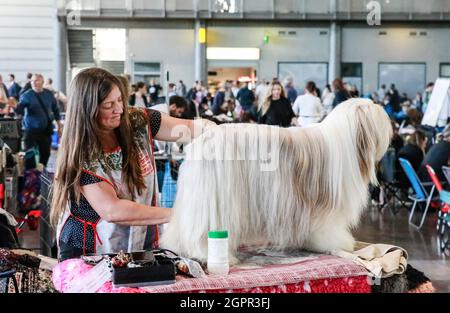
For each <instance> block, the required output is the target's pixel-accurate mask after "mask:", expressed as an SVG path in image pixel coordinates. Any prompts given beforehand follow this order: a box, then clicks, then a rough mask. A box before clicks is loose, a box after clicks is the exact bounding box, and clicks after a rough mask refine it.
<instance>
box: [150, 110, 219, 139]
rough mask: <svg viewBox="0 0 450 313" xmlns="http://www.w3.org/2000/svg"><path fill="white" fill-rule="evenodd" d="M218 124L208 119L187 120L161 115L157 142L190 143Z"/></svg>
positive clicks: (156, 137)
mask: <svg viewBox="0 0 450 313" xmlns="http://www.w3.org/2000/svg"><path fill="white" fill-rule="evenodd" d="M212 127H217V124H216V123H214V122H212V121H210V120H207V119H195V120H185V119H180V118H175V117H171V116H169V115H167V114H161V127H160V129H159V131H158V133H157V134H156V136H155V139H156V140H162V141H172V142H174V141H176V142H178V143H189V142H191V140H192V139H194V138H197V137H198V136H200V135H201V134H203V133H204V132H205V131H207V130H208V129H210V128H212Z"/></svg>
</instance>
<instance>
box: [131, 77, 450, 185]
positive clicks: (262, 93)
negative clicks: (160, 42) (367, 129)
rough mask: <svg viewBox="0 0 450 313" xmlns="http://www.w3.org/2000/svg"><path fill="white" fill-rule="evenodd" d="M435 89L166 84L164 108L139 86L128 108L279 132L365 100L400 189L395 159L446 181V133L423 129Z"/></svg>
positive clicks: (153, 88) (449, 143) (154, 88)
mask: <svg viewBox="0 0 450 313" xmlns="http://www.w3.org/2000/svg"><path fill="white" fill-rule="evenodd" d="M433 86H434V84H433V83H429V84H427V86H426V87H425V88H424V91H423V92H417V94H416V95H415V98H414V99H410V98H409V97H408V96H407V94H406V93H400V92H399V91H398V90H397V88H396V86H395V84H391V85H390V86H389V88H386V85H384V84H383V85H381V86H380V88H379V89H378V90H377V91H374V92H372V93H370V94H366V95H362V94H361V93H360V91H359V90H358V88H357V87H356V86H355V85H352V84H348V83H345V82H344V81H343V80H342V79H340V78H336V79H334V80H333V82H332V83H331V84H329V85H326V86H324V88H323V89H322V90H320V89H319V88H318V86H317V85H316V84H315V82H313V81H308V82H307V83H306V85H305V86H304V90H302V91H300V92H299V91H298V90H297V89H296V88H295V87H294V82H293V81H292V79H287V80H285V81H283V82H281V81H280V80H278V79H277V78H274V79H272V81H266V80H261V81H260V82H258V84H251V83H248V82H242V83H239V82H238V81H225V82H220V83H218V84H217V87H216V88H215V89H214V90H207V88H206V87H205V85H204V83H203V82H198V81H197V82H195V84H194V85H193V86H192V87H191V88H190V89H189V88H187V87H186V85H185V84H184V83H183V81H179V82H178V84H175V83H170V84H169V85H168V87H169V90H168V91H167V96H168V99H169V101H168V104H158V105H155V104H154V103H156V102H157V101H158V95H156V96H155V92H156V93H158V91H162V87H161V86H160V85H158V84H156V83H155V82H154V81H152V82H151V83H150V85H149V86H145V84H144V83H143V82H138V83H137V84H136V85H135V86H133V90H134V94H135V97H136V98H142V99H143V100H140V101H139V104H137V102H136V100H135V98H134V97H133V96H132V98H131V100H130V105H138V106H152V105H153V106H154V108H155V109H158V110H161V108H162V107H164V110H162V111H163V112H166V113H167V112H169V113H170V114H171V115H172V116H175V117H181V118H188V119H192V118H195V117H207V118H214V119H215V121H216V122H248V123H259V124H268V125H277V126H280V127H290V126H300V127H305V126H308V125H311V124H314V123H318V122H320V121H321V120H323V119H324V118H325V117H326V115H327V114H329V113H330V112H331V111H332V110H333V109H334V108H335V107H336V106H337V105H339V104H340V103H341V102H343V101H345V100H347V99H349V98H352V97H366V98H370V99H372V100H373V101H374V102H375V103H377V104H379V105H382V106H383V107H384V108H385V110H386V113H387V114H388V115H389V117H390V118H391V120H392V126H393V128H394V133H395V136H394V138H393V140H392V146H393V147H394V148H395V153H396V156H395V157H396V159H397V162H396V164H397V169H396V175H397V179H398V180H399V181H400V183H401V184H402V185H403V186H404V187H405V188H408V187H409V182H408V179H407V177H406V176H405V175H404V174H403V171H402V169H401V168H400V165H399V163H398V158H400V157H401V158H405V159H407V160H409V161H410V162H411V164H412V166H413V167H414V169H415V170H416V171H417V173H418V174H419V177H420V178H421V179H423V180H424V181H429V180H430V178H429V176H428V173H427V171H426V168H425V164H429V165H431V166H432V167H433V168H434V170H435V172H436V173H437V175H438V176H439V178H440V179H441V180H442V181H445V177H444V175H443V173H442V169H441V167H442V166H443V165H450V127H447V128H446V129H445V130H443V129H442V128H441V129H439V128H433V127H429V126H425V125H421V122H422V118H423V115H424V113H425V112H426V109H427V106H428V102H429V100H430V97H431V93H432V91H433Z"/></svg>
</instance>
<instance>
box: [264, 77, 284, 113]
mask: <svg viewBox="0 0 450 313" xmlns="http://www.w3.org/2000/svg"><path fill="white" fill-rule="evenodd" d="M274 86H280V88H281V95H280V98H286V92H285V91H284V87H283V85H282V84H281V83H280V82H279V81H273V82H272V83H271V84H270V87H269V92H268V93H267V96H266V98H265V99H264V102H263V103H262V105H261V107H260V108H259V110H261V113H262V115H265V114H266V113H267V111H269V108H270V104H271V103H272V92H273V87H274Z"/></svg>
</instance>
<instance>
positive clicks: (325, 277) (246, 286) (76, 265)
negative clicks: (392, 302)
mask: <svg viewBox="0 0 450 313" xmlns="http://www.w3.org/2000/svg"><path fill="white" fill-rule="evenodd" d="M89 269H90V266H89V265H86V264H84V262H83V261H81V260H67V261H65V262H62V263H60V264H58V265H57V267H56V268H55V269H54V270H53V282H54V284H55V287H56V288H57V289H58V290H59V291H61V292H64V291H65V290H67V289H68V287H69V286H70V282H71V281H72V279H75V278H77V277H80V276H82V275H83V273H85V272H86V271H88V270H89ZM366 275H367V271H366V269H365V268H363V267H362V266H359V265H357V264H355V263H354V262H352V261H349V260H346V259H343V258H339V257H335V256H320V257H318V258H313V259H308V260H305V261H300V262H297V263H293V264H284V265H268V266H264V267H262V268H254V269H232V270H231V271H230V274H229V275H228V276H207V277H205V278H187V277H185V276H180V275H178V276H177V282H176V283H175V284H171V285H160V286H154V287H142V288H114V287H113V286H112V283H111V282H107V283H105V284H104V285H103V286H102V287H101V288H100V290H98V292H107V293H108V292H119V293H124V292H130V293H136V292H148V293H170V292H236V293H266V292H279V293H281V292H287V293H294V292H298V293H329V292H331V293H338V292H339V293H340V292H351V293H369V292H371V287H370V285H369V281H368V279H367V276H366Z"/></svg>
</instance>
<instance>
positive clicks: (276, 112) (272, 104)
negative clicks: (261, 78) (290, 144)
mask: <svg viewBox="0 0 450 313" xmlns="http://www.w3.org/2000/svg"><path fill="white" fill-rule="evenodd" d="M294 123H295V114H294V111H292V106H291V103H290V102H289V100H288V99H287V98H286V94H285V92H284V88H283V85H281V83H280V82H278V81H273V82H272V84H271V85H270V89H269V93H268V95H267V97H266V99H265V101H264V102H263V104H262V106H261V107H260V108H259V112H258V124H267V125H277V126H281V127H289V126H291V125H293V124H294Z"/></svg>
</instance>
